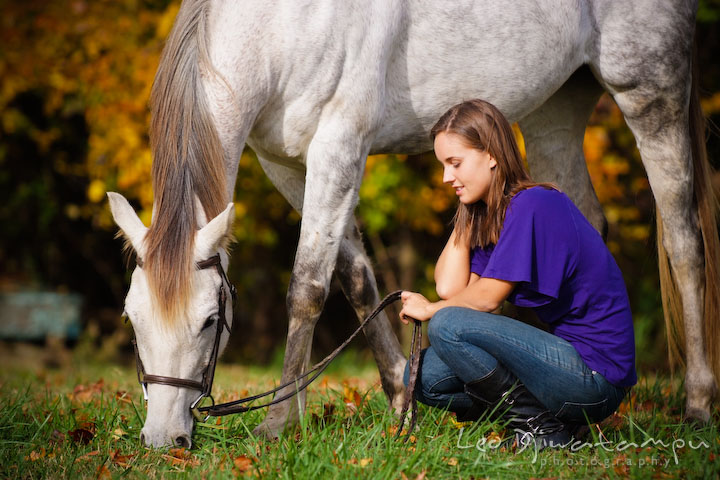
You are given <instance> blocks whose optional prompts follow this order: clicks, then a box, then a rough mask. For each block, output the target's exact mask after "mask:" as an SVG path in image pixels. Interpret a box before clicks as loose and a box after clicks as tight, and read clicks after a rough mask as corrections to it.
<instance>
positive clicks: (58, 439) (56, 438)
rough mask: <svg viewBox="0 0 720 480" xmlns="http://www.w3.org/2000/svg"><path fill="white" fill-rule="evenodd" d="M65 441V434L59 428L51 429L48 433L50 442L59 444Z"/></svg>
mask: <svg viewBox="0 0 720 480" xmlns="http://www.w3.org/2000/svg"><path fill="white" fill-rule="evenodd" d="M64 441H65V434H64V433H62V432H61V431H60V430H53V432H52V433H51V434H50V444H57V445H61V444H62V443H63V442H64Z"/></svg>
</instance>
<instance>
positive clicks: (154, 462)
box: [0, 354, 720, 479]
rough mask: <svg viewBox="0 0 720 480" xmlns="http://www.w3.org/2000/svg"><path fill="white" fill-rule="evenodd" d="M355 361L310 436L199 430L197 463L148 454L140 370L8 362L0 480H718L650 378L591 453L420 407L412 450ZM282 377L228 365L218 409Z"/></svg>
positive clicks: (303, 430)
mask: <svg viewBox="0 0 720 480" xmlns="http://www.w3.org/2000/svg"><path fill="white" fill-rule="evenodd" d="M359 358H360V357H359V356H358V355H352V354H351V355H348V356H345V357H341V358H340V359H339V360H337V362H338V363H337V364H336V365H333V367H332V370H331V371H330V372H329V373H328V374H325V375H323V377H321V378H320V379H319V380H318V384H317V385H315V386H313V387H312V388H311V390H310V393H309V395H308V406H307V411H306V414H305V416H304V417H303V419H302V422H301V425H300V426H298V427H297V428H295V429H291V430H289V431H287V432H285V433H284V434H283V436H282V437H281V438H280V440H279V441H276V442H271V441H265V440H261V439H258V438H254V437H253V435H252V433H251V432H252V429H253V428H254V427H255V426H256V425H257V424H258V423H259V422H260V421H261V420H262V417H263V415H264V413H265V412H264V410H261V411H259V412H251V413H247V414H244V415H235V416H232V417H226V418H223V419H222V420H221V421H220V422H219V424H216V422H215V420H211V422H210V424H207V425H202V424H201V425H198V426H196V428H195V432H194V435H193V444H194V446H193V449H192V450H190V451H183V450H168V449H161V450H150V449H146V448H143V447H142V446H141V445H140V442H139V439H138V437H139V431H140V428H141V427H142V424H143V419H144V415H145V412H144V406H143V404H142V396H141V393H140V388H139V386H138V385H137V384H136V383H135V372H134V369H133V368H132V367H118V366H117V365H93V366H81V365H75V366H74V367H72V368H66V369H62V370H49V369H46V368H44V367H42V366H37V365H35V366H33V365H32V362H30V363H28V362H25V361H12V359H10V360H5V361H4V367H3V370H2V373H0V382H2V383H1V386H0V412H1V413H0V478H121V477H127V478H166V477H176V476H178V475H180V476H187V477H190V478H236V477H237V476H250V477H252V476H259V477H269V478H301V479H305V478H311V479H324V478H353V479H355V478H390V479H398V478H408V479H415V478H433V479H435V478H468V479H469V478H531V477H536V478H553V477H557V478H616V477H632V478H717V476H718V472H720V452H719V451H718V450H719V448H718V443H719V439H718V429H717V426H716V425H710V426H706V427H703V428H696V427H692V426H689V425H684V424H682V422H681V421H680V419H681V415H682V405H683V404H682V392H681V391H679V390H678V388H677V385H676V386H675V387H673V388H671V387H670V382H669V380H668V379H666V378H658V379H656V378H646V377H643V378H642V380H641V382H640V384H639V385H638V386H637V387H636V388H635V390H634V397H633V399H632V400H626V402H624V403H623V405H622V407H621V410H620V412H621V413H620V414H616V415H615V416H613V417H611V418H609V419H607V420H606V421H605V422H603V423H602V424H600V425H595V426H593V433H592V436H591V437H588V439H586V442H587V443H588V444H593V445H592V446H590V445H585V446H582V448H577V447H580V445H576V448H575V449H574V450H575V451H573V449H566V450H555V451H544V452H539V453H536V452H533V451H529V450H528V451H522V452H519V451H517V450H516V449H513V448H509V447H508V446H502V447H499V446H498V445H497V443H496V441H495V440H493V439H494V438H497V437H496V435H497V433H493V432H495V431H499V433H502V429H501V427H500V426H498V425H490V424H488V423H478V424H475V425H472V426H469V427H465V428H459V426H458V425H457V424H456V423H455V422H454V419H453V417H452V415H449V414H447V413H445V412H442V411H440V410H437V409H430V408H426V407H424V406H420V412H419V415H420V418H419V423H418V427H419V428H417V429H416V431H415V432H414V434H413V437H412V438H411V439H410V441H409V442H408V443H403V442H402V441H396V440H394V438H393V437H394V435H393V433H394V431H395V426H396V425H397V420H396V419H395V418H394V417H393V416H392V415H391V414H389V413H388V411H387V410H386V400H385V398H384V395H383V394H382V391H381V389H380V387H379V382H378V380H377V378H378V375H377V373H376V371H375V370H374V367H373V366H372V365H371V364H363V365H360V364H359V362H358V359H359ZM279 374H280V372H279V369H278V368H277V367H273V368H269V369H261V368H247V367H241V366H229V365H220V366H219V367H218V378H217V379H216V394H217V395H216V396H217V397H219V398H218V400H220V401H223V400H226V399H229V398H233V397H236V396H237V395H244V394H245V393H246V392H245V390H248V391H249V392H250V393H253V392H257V391H261V390H265V389H267V388H268V387H270V386H271V385H273V383H274V381H275V379H277V378H279ZM101 379H102V381H101ZM355 392H357V394H358V395H359V397H360V399H361V402H360V405H359V407H356V406H355V405H353V402H357V397H358V396H356V395H355ZM346 401H349V402H350V403H351V406H348V405H346ZM717 421H718V415H717V410H715V422H716V423H717ZM623 442H624V443H623ZM643 442H647V444H646V445H645V446H643V445H642V444H643ZM660 442H662V443H660ZM691 442H692V443H691ZM676 460H677V461H676Z"/></svg>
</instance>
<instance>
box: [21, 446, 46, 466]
mask: <svg viewBox="0 0 720 480" xmlns="http://www.w3.org/2000/svg"><path fill="white" fill-rule="evenodd" d="M44 456H45V449H44V448H42V447H41V448H40V450H37V451H36V450H33V451H32V452H30V455H29V456H27V457H25V460H30V461H31V462H36V461H38V460H40V459H41V458H43V457H44Z"/></svg>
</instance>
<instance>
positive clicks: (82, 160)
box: [0, 0, 720, 358]
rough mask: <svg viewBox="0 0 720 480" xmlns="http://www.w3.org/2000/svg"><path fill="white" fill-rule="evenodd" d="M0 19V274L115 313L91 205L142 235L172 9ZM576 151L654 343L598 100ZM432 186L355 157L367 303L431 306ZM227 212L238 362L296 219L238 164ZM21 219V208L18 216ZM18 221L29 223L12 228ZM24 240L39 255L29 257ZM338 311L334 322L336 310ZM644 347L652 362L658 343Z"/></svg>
mask: <svg viewBox="0 0 720 480" xmlns="http://www.w3.org/2000/svg"><path fill="white" fill-rule="evenodd" d="M701 3H702V5H701V10H702V12H701V13H702V15H701V20H702V21H704V22H706V23H701V24H699V27H698V35H701V36H703V39H704V40H703V41H702V42H700V43H699V45H700V47H701V51H700V58H701V60H702V62H703V63H702V65H703V67H702V68H703V70H704V71H705V72H706V77H704V78H705V80H703V81H704V82H705V83H706V84H707V85H709V87H706V88H705V91H704V96H703V97H704V98H703V107H704V109H705V111H706V113H708V114H709V115H713V114H717V113H718V112H720V93H715V92H717V91H719V90H720V81H718V76H719V75H718V73H717V70H718V68H717V66H716V65H715V66H714V65H713V64H712V63H711V62H708V61H707V59H709V58H712V57H713V54H712V52H713V51H715V47H713V45H716V44H717V43H720V42H718V39H717V34H714V33H712V32H713V31H714V30H713V25H715V24H716V23H713V22H717V19H716V18H715V17H713V15H715V12H714V10H713V8H712V7H708V6H707V5H706V3H705V2H701ZM2 5H3V15H2V17H1V19H0V22H2V28H0V44H1V45H2V48H0V78H1V79H2V80H1V84H0V171H2V174H1V175H0V190H2V192H3V193H2V194H0V204H1V205H0V222H2V225H3V227H2V228H3V230H4V235H5V237H4V238H3V244H2V245H0V262H2V263H3V264H5V265H8V267H7V271H6V272H4V274H5V276H6V277H12V278H13V279H14V281H15V282H16V283H18V282H19V283H20V284H25V283H28V282H29V283H32V282H35V283H37V284H40V285H43V286H47V287H51V288H57V287H61V288H66V289H71V290H81V291H83V293H85V294H86V295H87V296H88V297H90V298H91V302H95V303H94V306H95V307H98V308H100V307H101V306H109V307H110V308H111V309H117V308H118V305H119V303H120V302H121V301H122V296H123V294H124V288H125V286H124V279H123V277H122V273H121V272H122V271H123V269H124V266H123V265H122V264H121V263H120V259H119V254H118V253H116V251H119V248H120V246H119V244H118V243H115V242H113V241H112V240H111V236H112V234H113V232H114V229H115V227H114V225H113V224H112V220H111V218H110V214H109V211H108V209H107V205H106V200H105V192H106V191H109V190H112V191H119V192H121V193H123V194H124V195H125V196H126V197H128V198H129V199H130V200H131V201H132V202H133V203H134V205H135V206H136V207H137V208H138V211H139V213H140V217H141V219H142V220H143V221H144V222H145V223H146V224H147V223H149V221H150V216H151V209H152V201H153V192H152V190H151V182H150V166H151V162H152V157H151V153H150V148H149V145H148V135H147V131H148V125H149V109H148V98H149V93H150V87H151V85H152V81H153V77H154V73H155V70H156V68H157V64H158V61H159V56H160V52H161V50H162V47H163V43H164V39H165V38H166V36H167V34H168V32H169V30H170V27H171V26H172V22H173V20H174V17H175V15H176V13H177V10H178V7H179V2H178V1H168V0H125V1H114V0H96V1H87V0H58V1H51V2H40V1H25V2H2ZM713 19H714V20H713ZM713 42H715V43H713ZM703 59H704V60H703ZM517 132H518V138H519V139H520V140H522V139H521V134H520V132H519V130H517ZM584 150H585V156H586V158H587V163H588V169H589V171H590V176H591V178H592V181H593V184H594V185H595V188H596V191H597V194H598V197H599V199H600V201H601V202H602V204H603V206H604V209H605V214H606V216H607V218H608V220H609V223H610V236H609V239H608V244H609V247H610V249H611V251H612V252H613V254H615V256H616V258H617V259H618V262H619V264H620V266H621V269H622V270H623V272H624V273H625V275H626V277H627V278H631V279H632V282H628V286H629V289H630V294H631V297H632V299H633V309H634V312H635V314H636V321H643V322H646V323H645V324H643V326H641V328H642V329H644V331H643V335H645V334H646V333H648V332H650V337H651V338H653V339H655V338H659V337H658V335H660V333H659V332H660V330H661V328H660V325H661V323H660V321H661V317H660V306H659V305H660V302H659V298H658V295H659V294H658V287H657V277H656V275H657V274H656V268H655V261H656V260H655V258H654V255H655V254H654V227H653V223H652V215H653V208H654V207H653V203H652V195H651V192H650V189H649V185H648V182H647V178H646V176H645V174H644V170H643V168H642V165H641V162H640V158H639V156H638V153H637V150H636V149H635V142H634V138H633V137H632V134H631V133H630V132H629V130H628V129H627V128H626V127H625V124H624V121H623V118H622V115H621V113H620V112H619V110H618V109H617V107H616V106H615V104H614V103H613V102H612V100H611V99H610V98H609V97H608V96H603V97H602V99H601V101H600V104H599V105H598V108H597V109H596V111H595V113H594V114H593V116H592V118H591V122H590V125H589V126H588V128H587V130H586V133H585V143H584ZM712 154H713V150H712V149H711V155H712ZM441 175H442V172H441V170H440V168H439V167H438V165H436V162H435V160H434V157H433V156H432V154H429V155H422V156H414V157H408V156H406V155H377V156H372V157H369V158H368V161H367V166H366V171H365V180H364V183H363V185H362V188H361V190H360V202H359V205H358V209H357V216H358V219H359V223H360V226H361V228H362V230H363V231H364V233H365V238H366V239H367V244H368V250H369V251H370V252H371V254H372V255H373V256H374V258H375V260H376V264H377V267H376V272H377V274H378V277H379V283H380V285H381V288H383V289H385V290H391V289H394V288H408V289H417V290H420V291H422V292H423V293H425V294H427V295H429V296H431V297H432V296H433V295H434V289H433V285H432V268H433V265H434V261H435V259H436V257H437V254H438V252H439V251H440V249H441V247H442V245H443V243H444V240H445V236H446V235H447V234H448V228H447V226H448V223H449V221H450V219H451V217H452V213H453V209H454V207H455V202H456V200H455V198H454V195H453V192H452V190H449V189H447V188H446V187H445V186H444V185H442V177H441ZM68 192H72V194H70V193H68ZM235 202H236V216H237V218H236V222H235V232H234V233H235V236H236V238H237V243H236V246H235V248H234V252H233V259H234V260H233V271H232V272H231V278H232V279H233V281H234V282H235V283H236V284H237V285H238V287H239V290H240V297H241V298H240V304H241V305H243V311H242V312H239V315H240V317H241V319H242V320H243V321H244V322H245V324H246V325H247V326H248V332H252V333H253V334H254V338H255V340H254V342H252V343H253V345H247V352H248V353H251V352H252V351H253V350H254V349H260V350H262V351H267V352H269V351H270V349H271V347H272V346H274V345H276V344H278V343H279V340H280V338H281V337H282V335H278V334H277V332H284V331H285V327H284V324H285V315H284V309H283V307H282V305H283V304H284V301H283V297H284V292H285V289H286V285H287V282H288V279H289V270H290V268H291V266H292V261H293V252H294V248H295V243H296V240H297V235H298V228H299V221H300V218H299V216H298V215H297V213H296V212H294V211H293V210H292V209H291V208H290V206H289V205H288V204H287V202H286V201H285V200H284V199H283V198H282V196H281V195H280V194H279V193H278V192H277V191H276V190H275V189H274V188H273V186H272V185H271V184H270V182H269V181H268V180H267V178H266V177H265V176H264V174H263V172H262V170H261V168H260V166H259V165H258V162H257V161H256V159H255V156H254V154H253V153H252V152H251V151H249V150H246V151H245V152H244V153H243V155H242V157H241V158H240V159H239V174H238V178H237V184H236V196H235ZM28 205H33V208H32V209H31V210H28ZM23 209H25V210H23ZM18 212H25V216H26V217H27V218H25V219H23V220H22V223H20V224H18V222H17V221H16V217H17V215H18ZM63 229H64V231H65V233H64V235H65V236H66V238H65V240H64V243H61V244H60V243H57V242H58V240H57V235H58V234H57V232H58V231H59V230H60V231H63ZM29 232H33V233H32V234H31V233H29ZM32 235H34V236H35V238H36V239H37V240H36V242H34V243H33V242H29V243H28V242H27V238H28V237H29V236H32ZM103 235H104V236H103ZM75 249H77V251H75ZM111 252H112V253H111ZM73 255H75V257H73ZM70 258H73V260H72V262H71V264H69V263H70V260H69V259H70ZM83 261H84V262H86V263H87V265H89V266H87V268H88V271H87V272H82V275H83V276H84V278H86V280H85V282H84V283H83V282H82V281H80V280H77V281H72V280H68V278H69V277H68V273H67V272H68V271H71V270H72V269H73V268H80V267H77V264H78V263H81V262H83ZM87 279H90V280H87ZM2 281H3V282H4V283H7V281H8V280H7V278H4V279H2ZM89 283H92V285H88V284H89ZM101 287H102V288H104V289H105V291H104V293H103V292H101V291H99V290H98V289H100V290H102V288H101ZM343 312H345V313H346V314H347V312H348V310H347V308H345V310H343ZM349 315H351V316H352V313H349ZM98 318H99V317H98ZM98 321H101V320H98ZM344 323H348V324H350V326H351V322H344ZM321 328H322V327H321ZM330 328H334V329H335V330H334V331H333V334H339V333H342V332H340V331H338V330H337V328H338V327H336V326H332V327H330ZM341 330H342V329H341ZM653 332H654V333H653ZM331 336H332V335H331ZM646 336H647V335H646ZM321 337H322V336H321ZM240 341H242V340H240ZM650 342H651V344H650V345H647V346H648V347H651V348H653V349H654V348H655V347H656V345H655V343H657V342H656V341H655V340H650ZM320 343H321V344H322V343H323V341H322V340H321V341H320ZM333 343H334V342H328V346H332V345H333ZM660 343H662V339H661V338H660ZM239 351H241V352H242V351H244V350H242V349H241V350H239ZM264 358H268V357H267V354H266V355H265V357H264Z"/></svg>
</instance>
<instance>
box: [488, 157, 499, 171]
mask: <svg viewBox="0 0 720 480" xmlns="http://www.w3.org/2000/svg"><path fill="white" fill-rule="evenodd" d="M489 164H490V170H492V169H493V168H495V167H497V160H495V157H493V156H490V162H489Z"/></svg>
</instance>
